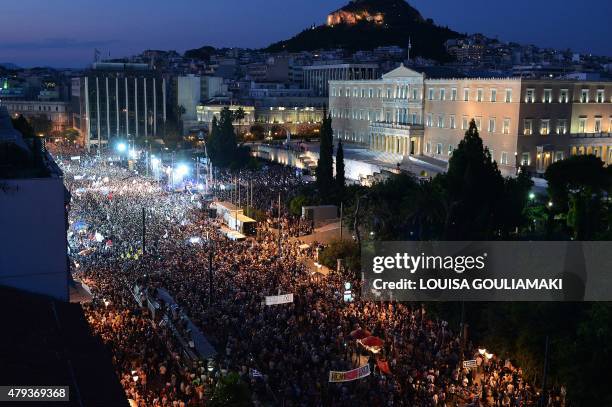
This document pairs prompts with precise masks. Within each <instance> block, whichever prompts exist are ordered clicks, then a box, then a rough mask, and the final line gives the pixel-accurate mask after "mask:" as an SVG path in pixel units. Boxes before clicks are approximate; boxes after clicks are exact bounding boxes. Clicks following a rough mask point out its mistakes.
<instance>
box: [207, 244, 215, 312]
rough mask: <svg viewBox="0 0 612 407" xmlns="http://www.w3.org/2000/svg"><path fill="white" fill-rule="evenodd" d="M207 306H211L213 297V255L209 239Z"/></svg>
mask: <svg viewBox="0 0 612 407" xmlns="http://www.w3.org/2000/svg"><path fill="white" fill-rule="evenodd" d="M208 244H209V246H210V247H209V250H208V306H209V307H212V299H213V256H214V250H215V248H214V245H213V243H212V242H211V240H210V239H209V240H208Z"/></svg>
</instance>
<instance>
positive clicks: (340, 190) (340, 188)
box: [336, 140, 346, 197]
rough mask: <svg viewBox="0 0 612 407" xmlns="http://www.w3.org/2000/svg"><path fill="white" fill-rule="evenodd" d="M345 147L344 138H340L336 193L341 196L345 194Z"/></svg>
mask: <svg viewBox="0 0 612 407" xmlns="http://www.w3.org/2000/svg"><path fill="white" fill-rule="evenodd" d="M345 181H346V180H345V176H344V149H343V148H342V140H338V149H337V150H336V193H337V194H338V196H339V197H342V196H343V195H344V183H345Z"/></svg>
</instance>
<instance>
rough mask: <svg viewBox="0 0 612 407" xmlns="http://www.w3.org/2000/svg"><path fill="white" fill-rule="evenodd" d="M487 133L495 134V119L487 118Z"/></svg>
mask: <svg viewBox="0 0 612 407" xmlns="http://www.w3.org/2000/svg"><path fill="white" fill-rule="evenodd" d="M488 130H489V133H495V117H490V118H489V128H488Z"/></svg>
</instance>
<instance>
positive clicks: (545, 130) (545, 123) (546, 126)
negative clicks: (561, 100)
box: [540, 119, 550, 136]
mask: <svg viewBox="0 0 612 407" xmlns="http://www.w3.org/2000/svg"><path fill="white" fill-rule="evenodd" d="M549 133H550V120H549V119H542V120H540V134H542V135H544V136H545V135H548V134H549Z"/></svg>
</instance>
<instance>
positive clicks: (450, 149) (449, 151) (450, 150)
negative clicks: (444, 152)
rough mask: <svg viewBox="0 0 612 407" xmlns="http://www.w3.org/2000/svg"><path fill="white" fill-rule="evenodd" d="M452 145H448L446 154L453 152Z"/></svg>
mask: <svg viewBox="0 0 612 407" xmlns="http://www.w3.org/2000/svg"><path fill="white" fill-rule="evenodd" d="M453 150H454V149H453V146H452V145H451V144H449V145H448V155H452V154H453Z"/></svg>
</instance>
